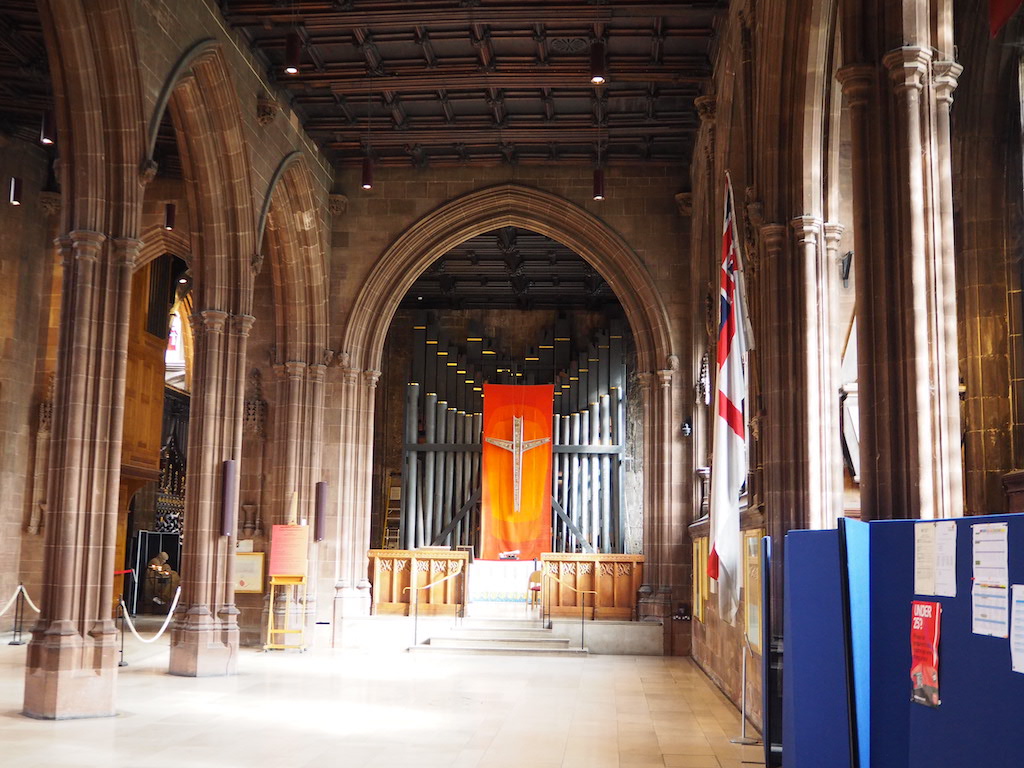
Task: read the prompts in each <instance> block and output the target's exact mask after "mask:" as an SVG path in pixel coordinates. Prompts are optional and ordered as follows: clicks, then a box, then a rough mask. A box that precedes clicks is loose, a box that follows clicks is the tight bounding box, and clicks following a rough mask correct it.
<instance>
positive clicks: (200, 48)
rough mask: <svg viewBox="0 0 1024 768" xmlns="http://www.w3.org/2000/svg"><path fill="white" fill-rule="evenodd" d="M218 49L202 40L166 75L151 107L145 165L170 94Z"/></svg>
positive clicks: (182, 56)
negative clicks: (202, 61)
mask: <svg viewBox="0 0 1024 768" xmlns="http://www.w3.org/2000/svg"><path fill="white" fill-rule="evenodd" d="M219 48H220V43H218V42H217V41H216V40H214V39H213V38H212V37H207V38H203V39H202V40H200V41H199V42H198V43H196V44H195V45H193V46H192V47H191V48H189V49H188V50H187V51H185V53H183V54H182V55H181V58H179V59H178V61H177V62H176V63H175V65H174V68H173V69H172V70H171V71H170V74H168V75H167V79H166V80H165V81H164V85H163V88H161V89H160V95H159V96H158V97H157V100H156V104H154V105H153V114H152V115H151V116H150V118H149V126H148V127H147V129H146V158H145V162H146V164H150V163H152V162H153V152H154V151H155V150H156V140H157V134H159V132H160V122H161V121H162V120H163V119H164V112H166V111H167V105H168V104H169V103H170V101H171V94H173V93H174V89H175V88H177V87H178V83H180V82H181V80H182V78H184V77H185V76H186V75H187V74H188V73H189V72H190V71H191V70H192V66H193V65H194V64H195V63H196V62H197V61H201V60H202V59H204V58H206V57H207V56H211V55H213V53H214V52H215V51H217V50H218V49H219Z"/></svg>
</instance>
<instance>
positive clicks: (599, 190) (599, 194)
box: [594, 168, 604, 200]
mask: <svg viewBox="0 0 1024 768" xmlns="http://www.w3.org/2000/svg"><path fill="white" fill-rule="evenodd" d="M594 199H595V200H604V168H595V169H594Z"/></svg>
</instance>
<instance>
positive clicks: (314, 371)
mask: <svg viewBox="0 0 1024 768" xmlns="http://www.w3.org/2000/svg"><path fill="white" fill-rule="evenodd" d="M326 376H327V366H326V365H322V364H320V363H316V364H314V365H308V366H306V377H307V378H308V379H309V380H310V381H311V382H313V383H314V384H323V383H324V379H325V378H326Z"/></svg>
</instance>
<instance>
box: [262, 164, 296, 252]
mask: <svg viewBox="0 0 1024 768" xmlns="http://www.w3.org/2000/svg"><path fill="white" fill-rule="evenodd" d="M301 158H302V153H301V152H299V151H298V150H295V151H294V152H289V153H288V154H287V155H285V156H284V157H283V158H282V159H281V162H280V163H278V164H277V168H276V169H274V175H273V176H271V177H270V183H269V184H267V194H266V195H264V196H263V207H262V208H260V218H259V221H257V223H256V242H257V244H258V243H260V242H261V241H262V240H263V230H264V229H265V228H266V226H267V216H268V215H269V214H270V201H271V199H272V198H273V197H274V190H275V189H277V183H278V182H279V181H280V180H281V177H282V176H284V174H285V171H287V170H288V169H289V168H291V167H292V165H294V164H295V163H297V162H298V161H299V160H300V159H301Z"/></svg>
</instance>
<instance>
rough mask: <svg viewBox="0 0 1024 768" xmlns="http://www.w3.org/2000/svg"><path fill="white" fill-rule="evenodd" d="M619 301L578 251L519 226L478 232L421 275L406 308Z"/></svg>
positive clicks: (591, 305) (579, 305)
mask: <svg viewBox="0 0 1024 768" xmlns="http://www.w3.org/2000/svg"><path fill="white" fill-rule="evenodd" d="M617 305H618V299H617V298H616V296H615V294H614V293H613V292H612V289H611V288H610V287H609V286H608V283H606V282H605V280H604V278H603V277H601V275H600V274H598V272H597V271H596V270H595V269H594V268H593V267H591V266H590V265H589V264H588V263H587V262H586V261H584V260H583V259H582V258H581V257H580V256H578V255H577V254H576V253H575V252H573V251H572V250H570V249H569V248H567V247H566V246H564V245H562V244H561V243H559V242H557V241H555V240H552V239H551V238H549V237H545V236H544V235H540V234H538V233H536V232H530V231H529V230H525V229H520V228H517V227H502V228H500V229H496V230H493V231H491V232H487V233H485V234H482V235H478V236H477V237H474V238H472V239H470V240H467V241H466V242H464V243H462V244H461V245H459V246H457V247H455V248H453V249H452V250H450V251H449V252H448V253H446V254H445V255H444V256H442V257H441V258H440V259H438V260H437V261H435V262H434V263H433V264H432V265H431V266H430V267H429V268H427V270H426V271H425V272H423V274H421V275H420V276H419V277H418V278H417V279H416V282H415V283H414V284H413V286H412V288H411V289H410V290H409V292H408V293H407V294H406V296H405V298H404V299H403V301H402V304H401V306H402V308H403V309H563V310H564V309H587V310H593V311H599V310H607V309H609V308H612V307H616V306H617Z"/></svg>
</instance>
